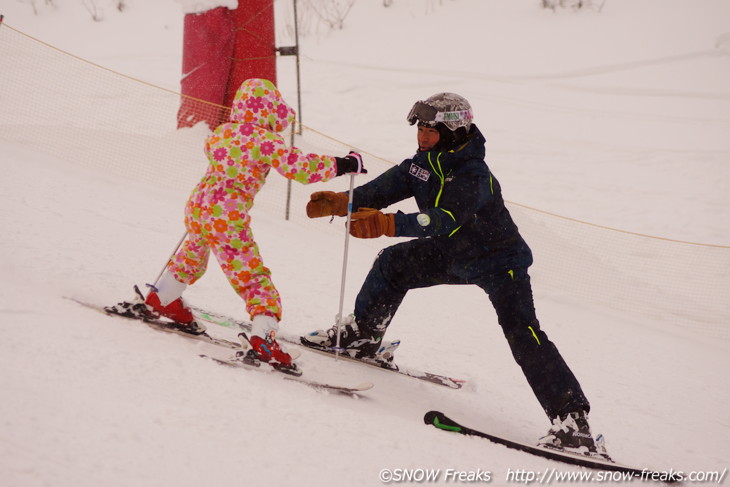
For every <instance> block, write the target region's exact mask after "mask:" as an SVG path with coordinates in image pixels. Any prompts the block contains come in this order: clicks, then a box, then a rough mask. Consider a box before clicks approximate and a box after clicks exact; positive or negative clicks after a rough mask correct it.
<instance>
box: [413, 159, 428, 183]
mask: <svg viewBox="0 0 730 487" xmlns="http://www.w3.org/2000/svg"><path fill="white" fill-rule="evenodd" d="M408 173H409V174H410V175H411V176H415V177H417V178H418V179H420V180H421V181H428V178H429V176H431V173H430V172H429V171H427V170H425V169H424V168H422V167H421V166H417V165H416V163H415V162H413V163H411V167H410V169H409V170H408Z"/></svg>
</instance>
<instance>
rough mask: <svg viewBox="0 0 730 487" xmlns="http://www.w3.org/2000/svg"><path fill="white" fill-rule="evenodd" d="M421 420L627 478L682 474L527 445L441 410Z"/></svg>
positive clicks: (666, 479) (673, 479) (669, 479)
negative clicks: (481, 429)
mask: <svg viewBox="0 0 730 487" xmlns="http://www.w3.org/2000/svg"><path fill="white" fill-rule="evenodd" d="M423 422H424V423H426V424H428V425H431V426H434V427H436V428H438V429H440V430H443V431H450V432H454V433H459V434H462V435H468V436H478V437H480V438H485V439H487V440H489V441H491V442H493V443H497V444H499V445H503V446H506V447H507V448H512V449H514V450H520V451H523V452H525V453H529V454H531V455H536V456H539V457H543V458H547V459H550V460H555V461H558V462H562V463H566V464H570V465H578V466H580V467H586V468H591V469H596V470H602V471H608V472H622V473H624V474H626V475H627V476H628V477H630V479H634V478H637V479H641V480H653V481H657V480H658V481H662V482H667V483H674V482H678V481H681V478H679V477H677V475H676V474H675V473H673V472H653V471H651V470H649V469H639V468H634V467H629V466H626V465H621V464H618V463H614V462H613V461H611V460H609V459H606V458H603V457H601V456H591V455H581V454H579V453H571V452H567V451H563V450H557V449H552V448H546V447H542V446H537V445H530V444H528V443H521V442H519V441H514V440H509V439H507V438H503V437H501V436H496V435H493V434H490V433H485V432H483V431H478V430H475V429H473V428H469V427H467V426H463V425H461V424H459V423H457V422H456V421H454V420H453V419H451V418H449V417H448V416H446V415H445V414H444V413H442V412H440V411H429V412H427V413H426V414H425V416H424V417H423ZM549 474H550V471H549V470H547V471H546V474H545V475H549ZM550 480H552V479H547V478H546V479H541V482H540V483H550V482H549V481H550Z"/></svg>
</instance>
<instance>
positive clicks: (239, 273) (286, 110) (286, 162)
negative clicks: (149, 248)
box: [168, 79, 337, 320]
mask: <svg viewBox="0 0 730 487" xmlns="http://www.w3.org/2000/svg"><path fill="white" fill-rule="evenodd" d="M294 116H295V112H294V110H293V109H292V108H291V107H289V105H287V104H286V102H285V101H284V99H283V98H282V96H281V93H279V91H278V90H277V89H276V87H275V86H274V84H273V83H271V82H270V81H268V80H262V79H248V80H246V81H244V82H243V84H242V85H241V87H240V88H239V89H238V92H237V93H236V97H235V98H234V101H233V105H232V108H231V116H230V120H231V121H230V122H227V123H224V124H222V125H220V126H218V127H217V128H216V129H215V131H214V132H213V134H212V135H211V136H209V137H208V139H207V141H206V144H205V153H206V155H207V156H208V160H209V162H210V165H209V166H208V170H207V172H206V174H205V176H204V177H203V179H202V180H201V181H200V182H199V183H198V185H197V186H196V187H195V189H194V190H193V192H192V194H191V195H190V198H189V199H188V202H187V204H186V206H185V226H186V228H187V230H188V238H187V240H186V241H185V243H184V244H183V245H182V247H181V248H180V250H179V251H178V252H177V254H176V255H175V256H174V257H173V258H172V260H171V261H170V263H169V264H168V269H169V270H170V272H172V274H173V275H174V276H175V278H176V279H177V280H178V281H180V282H182V283H185V284H188V285H190V284H193V283H194V282H195V281H197V280H198V279H199V278H200V277H201V276H202V275H203V274H204V273H205V270H206V267H207V264H208V258H209V255H210V251H211V250H212V251H213V254H214V255H215V256H216V258H217V259H218V262H219V263H220V265H221V268H222V269H223V272H224V273H225V275H226V277H227V278H228V281H229V282H230V283H231V285H232V286H233V289H234V290H235V291H236V293H238V294H239V295H240V296H241V297H242V298H243V299H244V301H245V302H246V309H247V311H248V313H249V315H250V316H251V317H252V318H253V317H254V316H256V315H260V314H264V315H270V316H273V317H275V318H276V319H277V320H280V319H281V298H280V296H279V293H278V291H277V290H276V287H274V283H273V282H272V281H271V271H270V270H269V269H268V268H267V267H265V266H264V263H263V261H262V259H261V255H260V253H259V248H258V245H257V244H256V242H255V241H254V239H253V234H252V232H251V228H250V221H251V218H250V216H249V214H248V212H249V210H250V209H251V207H252V206H253V202H254V197H255V196H256V193H258V191H259V190H260V189H261V187H262V186H263V184H264V183H265V182H266V176H267V175H268V174H269V171H270V170H271V168H274V169H275V170H276V171H277V172H279V173H280V174H281V175H282V176H284V177H285V178H287V179H293V180H294V181H298V182H300V183H302V184H309V183H314V182H318V181H327V180H329V179H332V178H334V177H335V176H336V175H337V163H336V162H335V158H334V157H332V156H323V155H317V154H304V153H302V152H301V151H300V150H299V149H297V148H296V147H287V146H286V145H285V143H284V139H283V138H282V137H281V136H280V135H278V133H279V132H282V131H284V130H285V129H286V128H287V127H288V126H289V125H290V124H291V123H292V122H293V121H294Z"/></svg>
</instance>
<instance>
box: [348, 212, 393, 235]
mask: <svg viewBox="0 0 730 487" xmlns="http://www.w3.org/2000/svg"><path fill="white" fill-rule="evenodd" d="M350 235H352V236H353V237H357V238H378V237H380V236H383V235H385V236H387V237H392V236H394V235H395V215H394V214H393V213H388V214H387V215H386V214H383V213H382V212H380V211H379V210H375V209H373V208H360V210H359V211H356V212H355V213H353V214H352V221H351V222H350Z"/></svg>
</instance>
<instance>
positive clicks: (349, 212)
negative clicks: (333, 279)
mask: <svg viewBox="0 0 730 487" xmlns="http://www.w3.org/2000/svg"><path fill="white" fill-rule="evenodd" d="M355 174H356V173H354V172H353V173H350V191H349V193H348V199H347V224H346V225H345V228H346V229H347V230H346V231H345V254H344V256H343V257H342V282H341V284H340V310H339V312H338V313H337V345H336V347H335V360H337V359H339V357H340V328H341V326H342V310H343V308H344V305H345V281H346V280H347V254H348V251H349V249H350V223H351V222H352V194H353V190H354V188H355Z"/></svg>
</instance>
